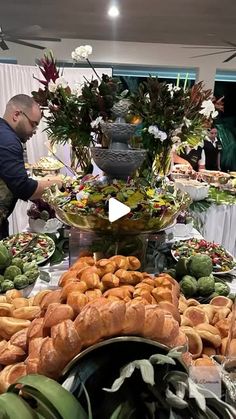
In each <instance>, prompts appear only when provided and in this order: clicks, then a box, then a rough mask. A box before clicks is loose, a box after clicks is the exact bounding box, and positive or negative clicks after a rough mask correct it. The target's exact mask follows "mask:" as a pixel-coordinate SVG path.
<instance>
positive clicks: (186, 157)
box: [172, 146, 205, 172]
mask: <svg viewBox="0 0 236 419" xmlns="http://www.w3.org/2000/svg"><path fill="white" fill-rule="evenodd" d="M172 162H173V164H186V165H188V166H189V168H190V169H192V170H194V171H195V172H198V171H199V170H201V169H205V152H204V150H203V148H202V147H200V146H199V147H198V148H197V149H196V150H195V149H192V150H190V149H189V150H188V149H187V150H186V151H185V153H183V152H182V153H180V154H177V153H176V151H175V150H172Z"/></svg>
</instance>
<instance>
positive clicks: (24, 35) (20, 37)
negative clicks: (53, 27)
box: [0, 25, 61, 51]
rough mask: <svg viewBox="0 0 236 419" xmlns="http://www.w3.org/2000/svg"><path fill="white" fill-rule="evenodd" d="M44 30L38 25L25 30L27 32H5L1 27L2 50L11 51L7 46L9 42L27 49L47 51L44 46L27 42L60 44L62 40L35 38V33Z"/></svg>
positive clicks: (0, 45) (0, 40) (0, 43)
mask: <svg viewBox="0 0 236 419" xmlns="http://www.w3.org/2000/svg"><path fill="white" fill-rule="evenodd" d="M41 29H42V28H41V27H40V26H38V25H34V26H30V27H28V28H25V30H23V31H21V32H18V33H17V32H16V31H14V30H13V31H3V29H2V27H1V26H0V48H1V49H2V50H3V51H6V50H8V49H9V46H8V45H7V42H13V43H14V44H19V45H24V46H26V47H31V48H37V49H45V48H46V47H44V46H42V45H37V44H35V43H32V42H27V40H30V41H50V42H60V41H61V39H60V38H48V37H42V36H35V32H36V33H37V32H38V31H40V30H41Z"/></svg>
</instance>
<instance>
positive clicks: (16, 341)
mask: <svg viewBox="0 0 236 419" xmlns="http://www.w3.org/2000/svg"><path fill="white" fill-rule="evenodd" d="M27 333H28V328H26V329H22V330H19V332H16V333H15V334H14V335H12V337H11V339H10V343H11V344H12V345H16V346H19V348H21V349H23V351H25V352H26V351H27V347H28V344H27Z"/></svg>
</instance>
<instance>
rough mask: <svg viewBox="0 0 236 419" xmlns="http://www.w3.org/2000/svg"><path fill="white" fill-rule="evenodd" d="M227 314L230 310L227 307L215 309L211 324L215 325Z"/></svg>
mask: <svg viewBox="0 0 236 419" xmlns="http://www.w3.org/2000/svg"><path fill="white" fill-rule="evenodd" d="M215 307H216V306H215ZM229 313H230V308H228V307H217V309H216V310H215V314H214V316H213V319H212V321H211V323H212V324H213V325H215V324H216V323H218V322H219V321H220V320H222V319H225V318H226V317H227V316H228V315H229Z"/></svg>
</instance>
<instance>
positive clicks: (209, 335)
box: [195, 323, 221, 348]
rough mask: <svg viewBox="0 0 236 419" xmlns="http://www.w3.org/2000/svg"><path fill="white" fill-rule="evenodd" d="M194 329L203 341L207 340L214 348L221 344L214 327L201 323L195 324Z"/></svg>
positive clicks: (217, 331)
mask: <svg viewBox="0 0 236 419" xmlns="http://www.w3.org/2000/svg"><path fill="white" fill-rule="evenodd" d="M195 330H196V331H197V333H198V334H199V336H200V337H201V338H202V339H203V340H204V341H205V342H209V343H210V344H211V345H213V346H214V348H218V347H219V346H220V345H221V337H220V333H219V330H218V329H217V328H216V327H214V326H212V325H210V324H206V323H201V324H198V325H197V326H195Z"/></svg>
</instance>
